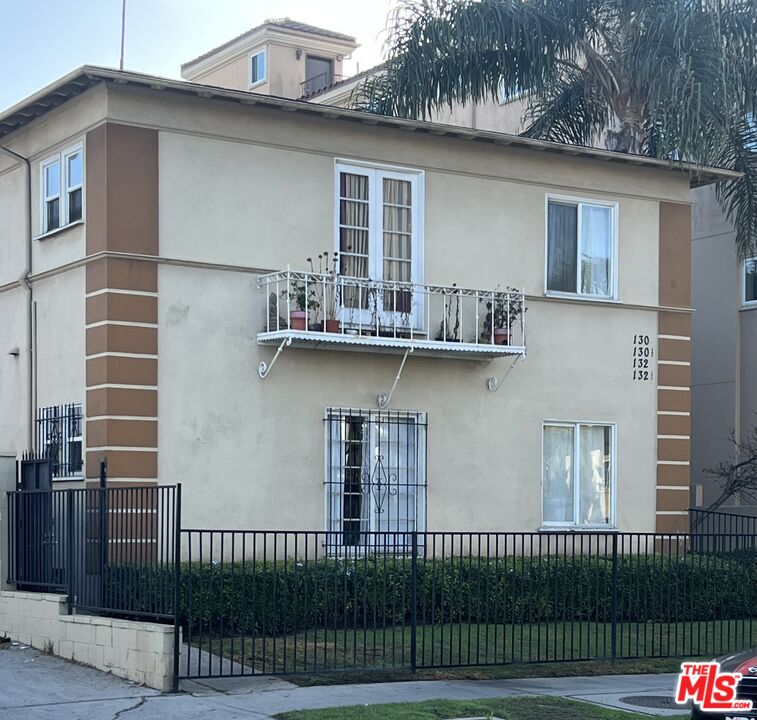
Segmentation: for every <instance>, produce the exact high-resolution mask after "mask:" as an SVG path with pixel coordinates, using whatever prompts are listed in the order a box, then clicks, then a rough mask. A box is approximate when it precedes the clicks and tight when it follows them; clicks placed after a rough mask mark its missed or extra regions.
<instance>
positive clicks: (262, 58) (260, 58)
mask: <svg viewBox="0 0 757 720" xmlns="http://www.w3.org/2000/svg"><path fill="white" fill-rule="evenodd" d="M266 60H267V57H266V51H265V50H261V51H260V52H256V53H255V54H254V55H251V56H250V86H253V85H257V84H258V83H262V82H263V81H264V80H265V79H266V64H267V63H266Z"/></svg>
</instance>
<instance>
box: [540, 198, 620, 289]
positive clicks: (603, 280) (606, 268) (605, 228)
mask: <svg viewBox="0 0 757 720" xmlns="http://www.w3.org/2000/svg"><path fill="white" fill-rule="evenodd" d="M616 213H617V208H616V206H615V205H606V204H600V203H592V202H583V201H579V200H573V199H570V198H548V201H547V292H548V293H570V294H573V295H579V296H586V297H595V298H613V297H614V296H615V278H616V270H615V253H616V244H617V240H616V230H615V227H616Z"/></svg>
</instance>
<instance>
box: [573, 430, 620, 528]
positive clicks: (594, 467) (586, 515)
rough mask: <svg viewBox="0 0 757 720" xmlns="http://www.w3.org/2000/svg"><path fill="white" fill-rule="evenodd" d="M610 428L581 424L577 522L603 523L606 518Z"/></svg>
mask: <svg viewBox="0 0 757 720" xmlns="http://www.w3.org/2000/svg"><path fill="white" fill-rule="evenodd" d="M610 442H611V439H610V428H609V427H607V426H602V425H581V429H580V439H579V449H578V454H579V457H578V465H579V481H578V482H579V522H580V523H581V524H584V525H605V524H608V523H609V522H610V478H611V470H612V468H611V466H610V463H611V459H610V458H611V449H610Z"/></svg>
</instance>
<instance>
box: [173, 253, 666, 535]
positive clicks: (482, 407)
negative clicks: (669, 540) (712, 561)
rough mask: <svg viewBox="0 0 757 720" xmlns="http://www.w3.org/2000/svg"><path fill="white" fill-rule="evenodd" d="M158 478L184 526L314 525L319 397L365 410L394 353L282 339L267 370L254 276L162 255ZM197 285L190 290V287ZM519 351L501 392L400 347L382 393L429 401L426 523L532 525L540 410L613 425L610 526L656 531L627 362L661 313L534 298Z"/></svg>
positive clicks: (650, 444) (650, 460) (502, 363)
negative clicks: (285, 346) (167, 486)
mask: <svg viewBox="0 0 757 720" xmlns="http://www.w3.org/2000/svg"><path fill="white" fill-rule="evenodd" d="M159 285H160V296H159V325H160V330H159V332H160V343H161V362H160V366H159V383H160V392H161V402H160V412H159V436H160V443H161V446H160V447H161V452H160V456H159V478H160V481H161V482H162V483H172V482H182V483H183V484H184V495H183V498H184V505H183V519H184V523H185V525H186V526H188V527H225V528H240V529H242V528H262V527H265V528H273V529H321V528H323V522H324V520H323V497H324V496H323V493H324V490H323V477H324V427H323V416H324V410H325V408H326V407H328V406H335V407H356V408H367V409H370V408H375V401H376V395H377V394H378V393H380V392H382V391H387V390H388V389H389V387H390V386H391V383H392V381H393V379H394V375H395V374H396V372H397V367H398V364H399V360H400V359H399V358H398V357H396V356H389V357H387V356H380V355H374V354H370V353H346V352H343V353H339V352H331V351H320V350H318V351H314V350H295V349H292V350H287V351H285V353H284V354H283V355H282V357H281V358H280V359H279V361H278V364H277V365H276V366H275V368H274V370H273V371H272V372H271V375H270V376H269V377H268V379H266V380H265V381H261V380H260V379H259V378H258V376H257V372H256V369H257V365H258V363H259V362H260V360H267V361H270V359H271V357H272V354H273V352H272V350H271V349H268V348H262V347H260V346H258V345H257V344H256V342H255V335H256V333H257V332H259V331H260V330H261V329H262V324H263V321H264V317H265V310H264V298H263V297H262V296H261V294H260V293H259V292H257V291H256V289H255V285H256V277H255V276H254V275H251V274H244V273H235V272H222V271H210V270H205V269H189V268H183V267H171V266H161V268H160V275H159ZM200 287H201V288H202V292H201V293H198V292H196V289H197V288H200ZM528 324H529V355H528V358H527V360H526V361H525V362H524V363H522V364H521V365H520V366H519V367H518V368H517V369H516V370H515V371H514V372H513V373H512V374H511V375H510V376H509V378H508V379H507V380H506V381H505V383H504V385H503V386H502V388H501V389H500V390H499V391H498V392H497V393H490V392H488V391H487V390H486V379H487V378H488V377H490V376H492V375H497V376H501V375H502V374H503V373H504V372H505V370H506V368H507V367H508V365H509V361H508V360H496V361H493V362H492V363H491V364H489V363H479V362H472V361H454V360H447V359H435V358H420V357H418V358H415V357H411V358H410V359H409V360H408V362H407V365H406V367H405V370H404V373H403V376H402V379H401V381H400V384H399V386H398V388H397V391H396V393H395V397H394V400H393V403H392V405H393V407H394V408H396V409H407V410H414V411H420V412H426V413H428V460H427V463H428V465H427V468H428V527H429V529H432V530H468V529H472V528H475V529H481V530H501V529H508V530H534V529H536V528H537V527H539V526H540V524H541V496H540V493H541V442H542V421H543V420H548V419H552V420H587V421H597V422H603V421H606V422H615V423H617V432H618V437H617V446H618V486H619V490H618V497H617V503H618V520H619V522H618V525H619V526H620V527H621V528H623V529H624V530H640V531H641V530H643V531H653V530H654V509H655V487H654V473H655V464H656V425H655V422H654V418H655V409H656V386H654V385H653V384H651V383H650V384H646V385H645V384H639V383H634V382H633V380H632V379H631V373H630V372H629V370H628V368H629V358H630V352H631V341H632V337H633V334H634V333H635V332H644V333H648V334H649V335H652V336H654V334H655V333H656V315H655V314H654V313H652V312H648V311H644V310H630V309H629V310H622V309H619V310H608V309H607V308H601V307H596V306H593V305H591V304H585V305H581V306H575V305H568V304H562V303H556V302H545V301H533V302H532V303H531V304H530V308H529V311H528Z"/></svg>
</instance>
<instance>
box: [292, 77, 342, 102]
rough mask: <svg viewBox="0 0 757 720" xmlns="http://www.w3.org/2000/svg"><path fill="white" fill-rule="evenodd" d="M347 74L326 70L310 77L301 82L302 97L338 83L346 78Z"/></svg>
mask: <svg viewBox="0 0 757 720" xmlns="http://www.w3.org/2000/svg"><path fill="white" fill-rule="evenodd" d="M345 77H346V76H345V75H336V74H335V73H332V72H324V73H321V74H320V75H315V76H314V77H311V78H308V79H307V80H305V82H301V83H300V88H301V94H300V97H302V98H307V97H310V96H311V95H316V94H317V93H319V92H323V91H324V90H328V89H329V88H330V87H333V86H334V85H337V84H338V83H340V82H342V80H344V79H345Z"/></svg>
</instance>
